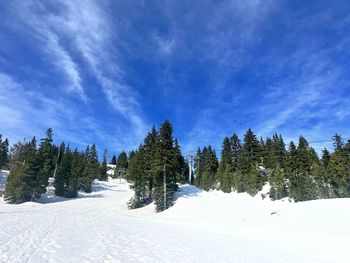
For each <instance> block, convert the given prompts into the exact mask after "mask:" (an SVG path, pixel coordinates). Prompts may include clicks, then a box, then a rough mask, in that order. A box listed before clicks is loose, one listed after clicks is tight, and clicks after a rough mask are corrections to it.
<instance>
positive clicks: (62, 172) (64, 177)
mask: <svg viewBox="0 0 350 263" xmlns="http://www.w3.org/2000/svg"><path fill="white" fill-rule="evenodd" d="M60 153H61V156H62V157H61V160H60V162H59V163H58V165H57V171H56V177H55V181H54V184H53V185H54V187H55V194H56V195H57V196H65V192H66V189H67V188H68V181H69V179H70V177H71V170H72V153H71V151H70V149H69V147H67V148H66V147H65V145H64V143H62V144H61V146H60Z"/></svg>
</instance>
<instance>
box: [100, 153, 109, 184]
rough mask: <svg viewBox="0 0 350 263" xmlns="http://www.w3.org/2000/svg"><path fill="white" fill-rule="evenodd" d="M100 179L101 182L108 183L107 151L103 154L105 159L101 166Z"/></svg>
mask: <svg viewBox="0 0 350 263" xmlns="http://www.w3.org/2000/svg"><path fill="white" fill-rule="evenodd" d="M100 179H101V181H107V150H105V151H104V153H103V159H102V163H101V165H100Z"/></svg>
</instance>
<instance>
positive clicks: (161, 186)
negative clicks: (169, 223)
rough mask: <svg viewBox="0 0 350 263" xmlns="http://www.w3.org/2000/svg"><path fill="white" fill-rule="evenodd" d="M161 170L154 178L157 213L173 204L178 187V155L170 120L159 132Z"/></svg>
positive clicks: (166, 121)
mask: <svg viewBox="0 0 350 263" xmlns="http://www.w3.org/2000/svg"><path fill="white" fill-rule="evenodd" d="M157 150H158V152H159V168H160V169H159V170H160V171H161V172H157V173H156V176H155V178H154V201H155V204H156V209H157V211H163V210H165V209H167V208H169V207H170V206H172V204H173V198H174V193H175V191H176V189H177V185H176V161H177V160H176V155H175V148H174V139H173V128H172V125H171V124H170V122H169V121H168V120H165V122H164V123H163V124H162V125H161V127H160V130H159V147H158V149H157Z"/></svg>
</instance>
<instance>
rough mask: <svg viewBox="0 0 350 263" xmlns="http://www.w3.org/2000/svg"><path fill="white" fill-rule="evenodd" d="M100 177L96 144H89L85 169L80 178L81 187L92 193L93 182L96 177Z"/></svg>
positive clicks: (85, 156) (85, 158)
mask: <svg viewBox="0 0 350 263" xmlns="http://www.w3.org/2000/svg"><path fill="white" fill-rule="evenodd" d="M98 178H99V163H98V156H97V150H96V146H95V145H92V146H91V147H90V146H89V145H88V146H87V148H86V150H85V155H84V171H83V175H82V177H81V179H80V188H81V189H82V190H83V191H84V192H86V193H90V192H91V191H92V182H93V180H94V179H98Z"/></svg>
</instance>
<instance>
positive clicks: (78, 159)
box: [64, 149, 84, 198]
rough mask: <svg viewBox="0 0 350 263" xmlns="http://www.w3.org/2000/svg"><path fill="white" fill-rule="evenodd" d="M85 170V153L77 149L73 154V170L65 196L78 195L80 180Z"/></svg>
mask: <svg viewBox="0 0 350 263" xmlns="http://www.w3.org/2000/svg"><path fill="white" fill-rule="evenodd" d="M83 171H84V155H83V154H81V153H79V152H78V150H77V149H75V150H74V152H73V154H72V161H71V170H70V176H69V178H68V182H67V185H66V189H65V193H64V196H65V197H68V198H73V197H77V196H78V188H79V180H80V177H81V175H82V174H83Z"/></svg>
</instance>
